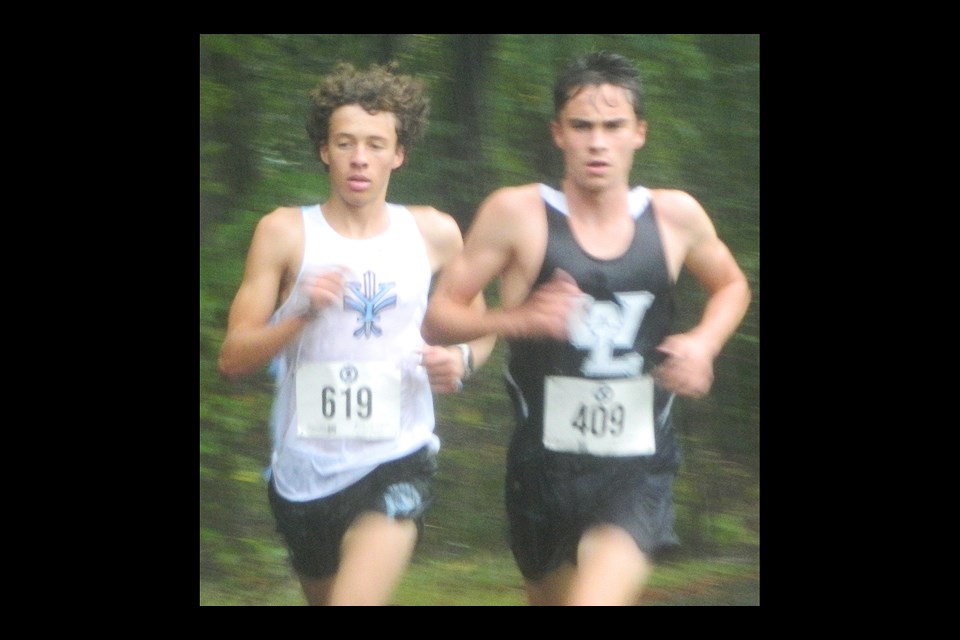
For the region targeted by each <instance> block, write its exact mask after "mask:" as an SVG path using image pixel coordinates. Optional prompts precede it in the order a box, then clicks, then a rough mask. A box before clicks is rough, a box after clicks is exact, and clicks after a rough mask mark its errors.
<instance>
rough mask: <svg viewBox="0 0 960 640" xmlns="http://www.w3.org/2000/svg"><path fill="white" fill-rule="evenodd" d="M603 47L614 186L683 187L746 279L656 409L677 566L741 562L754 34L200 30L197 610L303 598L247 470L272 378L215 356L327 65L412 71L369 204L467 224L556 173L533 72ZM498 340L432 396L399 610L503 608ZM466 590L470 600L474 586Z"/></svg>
mask: <svg viewBox="0 0 960 640" xmlns="http://www.w3.org/2000/svg"><path fill="white" fill-rule="evenodd" d="M601 48H605V49H610V50H613V51H617V52H619V53H622V54H624V55H626V56H628V57H630V58H631V59H633V60H635V61H636V62H637V64H638V66H639V68H640V71H641V74H642V76H643V78H644V83H645V90H646V98H647V99H646V103H647V120H648V122H649V133H648V136H647V143H646V146H645V147H644V148H643V149H642V150H641V151H640V152H639V153H638V155H637V159H636V162H635V164H634V169H633V175H632V178H633V182H634V184H643V185H645V186H648V187H673V188H679V189H683V190H686V191H688V192H690V193H691V194H692V195H694V196H695V197H696V198H697V199H698V200H699V201H700V202H701V203H702V204H703V205H704V207H705V208H706V209H707V211H708V212H709V213H710V215H711V217H712V218H713V220H714V222H715V224H716V226H717V230H718V232H719V233H720V235H721V237H722V238H723V239H724V240H725V241H726V242H727V244H728V245H729V246H730V248H731V250H732V251H733V253H734V254H735V256H736V258H737V260H738V261H739V263H740V264H741V266H742V267H743V269H744V270H745V271H746V273H747V276H748V278H749V279H750V284H751V287H752V290H753V301H752V304H751V307H750V310H749V312H748V315H747V317H746V319H745V320H744V322H743V324H742V326H741V327H740V329H739V331H738V332H737V334H736V335H735V336H734V337H733V339H731V341H730V342H729V343H728V345H727V347H726V348H725V350H724V352H723V353H722V354H721V356H720V357H719V359H718V361H717V363H716V383H715V385H714V389H713V392H712V393H711V395H710V397H708V398H707V399H705V400H702V401H698V402H690V401H680V402H678V403H676V405H675V407H676V412H677V422H678V425H679V428H680V431H681V435H682V438H683V441H684V463H683V468H682V470H681V473H680V476H679V477H678V480H677V486H676V502H677V509H678V522H677V527H678V533H679V535H680V537H681V539H682V540H683V542H684V544H685V546H684V554H685V556H686V557H688V558H691V559H694V558H705V557H717V556H731V557H737V558H747V559H749V560H751V562H758V561H759V560H758V559H759V535H760V534H759V502H760V498H759V493H760V491H759V461H760V436H759V434H760V367H759V364H760V357H759V354H760V325H759V310H760V212H759V206H760V201H759V200H760V193H759V179H760V178H759V174H760V157H759V137H760V132H759V121H760V114H759V108H760V101H759V93H760V87H759V65H760V61H759V36H757V35H690V34H681V35H669V34H666V35H664V34H660V35H636V34H595V35H589V34H586V35H584V34H560V35H545V34H461V35H457V34H354V35H282V34H279V35H230V34H208V35H202V36H200V74H199V75H200V92H199V96H200V434H199V435H200V584H201V603H202V604H265V603H270V604H301V603H302V599H301V598H300V596H299V592H298V590H297V588H296V583H295V581H294V580H293V579H292V578H291V575H290V571H289V569H288V568H287V566H286V561H285V553H284V551H283V548H282V545H281V544H280V541H279V538H277V536H276V534H275V533H274V531H273V522H272V519H271V516H270V513H269V508H268V506H267V502H266V494H265V486H264V483H263V481H262V479H261V476H260V472H261V469H262V468H263V467H264V466H265V464H266V463H267V461H268V458H269V437H268V432H267V427H266V421H267V416H268V413H269V405H270V399H271V395H270V394H271V391H272V387H271V382H270V380H269V378H268V377H267V375H266V372H263V373H262V374H259V375H254V376H251V377H249V378H247V379H245V380H243V381H241V382H236V383H229V382H227V381H225V380H224V379H222V378H221V377H220V376H219V374H218V372H217V367H216V360H217V353H218V351H219V347H220V343H221V341H222V340H223V333H224V329H225V326H226V318H227V312H228V309H229V305H230V302H231V300H232V297H233V295H234V293H235V292H236V289H237V286H238V285H239V282H240V277H241V274H242V271H243V262H244V259H245V255H246V250H247V248H248V246H249V242H250V238H251V234H252V232H253V228H254V226H255V224H256V222H257V220H258V219H259V218H260V217H261V216H262V215H263V214H265V213H267V212H269V211H270V210H272V209H273V208H275V207H277V206H281V205H299V204H308V203H317V202H321V201H323V200H324V199H325V198H326V197H327V188H328V187H327V182H326V178H325V174H324V171H323V168H322V165H321V164H320V163H319V161H318V160H317V159H316V158H315V157H314V156H313V155H312V152H311V149H310V145H309V141H308V138H307V135H306V132H305V129H304V122H305V118H306V108H307V94H308V92H309V90H310V89H312V88H313V87H314V86H315V85H316V83H317V81H318V80H319V78H320V77H321V76H322V75H323V74H325V73H327V72H328V71H330V70H331V69H332V68H333V66H334V65H335V64H336V63H337V62H339V61H349V62H352V63H354V64H356V65H359V66H366V65H367V64H369V63H372V62H386V61H390V60H395V61H397V62H398V63H399V65H400V71H402V72H404V73H411V74H414V75H417V76H419V77H421V78H422V79H424V81H425V82H426V83H427V86H428V91H429V94H430V96H431V100H432V109H431V119H430V126H429V128H428V130H427V135H426V138H425V140H424V141H423V142H422V143H421V144H420V145H419V146H417V147H416V148H414V149H413V150H412V151H411V153H410V154H409V156H408V162H407V164H406V165H405V166H404V167H403V168H401V170H399V171H398V172H396V173H395V174H394V177H393V179H392V181H391V186H390V194H389V199H390V200H391V201H392V202H398V203H409V204H431V205H434V206H436V207H437V208H439V209H441V210H444V211H447V212H449V213H450V214H452V215H453V216H454V217H455V218H456V219H457V221H458V222H459V223H460V225H461V228H462V229H463V230H464V231H466V230H467V229H468V228H469V225H470V221H471V219H472V216H473V212H474V211H475V209H476V207H477V206H478V205H479V203H480V202H481V201H482V199H483V198H484V197H485V196H486V195H487V194H489V193H490V192H491V191H493V190H494V189H496V188H497V187H500V186H504V185H508V184H521V183H526V182H533V181H545V182H556V180H557V179H558V178H559V177H560V174H561V171H562V164H561V159H560V157H559V154H558V153H557V152H556V150H555V149H554V148H553V144H552V142H551V140H550V136H549V130H548V127H547V123H548V120H549V119H550V118H551V117H552V115H553V105H552V98H551V88H552V83H553V79H554V77H555V75H556V73H557V71H558V70H559V69H560V68H561V67H562V66H563V65H564V64H565V63H566V62H567V61H568V60H570V59H571V58H572V57H574V56H575V55H577V54H580V53H584V52H587V51H591V50H596V49H601ZM489 294H490V295H491V296H492V297H494V298H495V296H496V291H495V290H491V291H490V292H489ZM678 303H679V308H680V312H681V317H680V322H681V327H680V328H684V327H687V326H690V325H692V324H694V323H695V322H696V320H697V316H698V314H699V312H700V310H701V309H702V303H703V296H702V294H701V293H700V291H699V290H698V288H697V287H696V286H695V283H693V282H691V281H690V279H689V278H687V277H685V276H682V277H681V279H680V282H679V283H678ZM505 349H506V347H505V346H504V345H503V343H500V344H498V346H497V349H496V351H495V353H494V357H493V358H492V359H491V361H490V362H489V363H488V364H487V365H486V366H485V367H484V368H483V369H482V370H481V371H480V372H478V374H477V375H476V376H475V377H474V378H473V379H471V381H470V383H469V385H468V387H467V389H466V390H465V392H464V393H463V394H461V395H459V396H439V397H438V398H437V416H438V425H437V432H438V433H439V435H440V438H441V440H442V449H441V453H440V472H439V475H438V494H439V501H438V504H437V506H436V508H435V509H434V510H433V511H431V513H430V516H429V518H428V526H427V530H426V534H425V536H424V538H423V540H422V542H421V550H420V551H419V552H418V554H417V559H416V562H415V567H414V569H413V570H412V572H411V576H410V577H409V578H407V579H405V580H406V581H405V583H404V584H405V585H407V586H406V587H403V586H402V588H401V593H399V594H398V603H401V604H404V603H406V604H431V603H434V604H467V603H477V604H503V603H504V602H503V598H506V600H507V603H516V604H519V603H521V601H522V597H517V598H514V597H513V596H517V595H518V594H519V592H515V591H509V590H512V589H519V586H520V579H519V575H518V574H517V573H516V570H515V569H514V568H513V567H512V561H511V560H510V556H509V550H508V549H507V547H506V530H505V526H506V518H505V513H504V509H503V500H502V489H503V478H502V476H503V465H504V455H505V451H506V443H507V440H508V438H509V434H510V429H511V417H510V414H509V405H508V402H507V400H506V396H505V393H504V391H503V387H502V382H501V378H500V372H501V370H502V368H503V365H504V361H505V357H506V351H505ZM444 571H447V572H448V573H449V574H450V575H448V576H447V577H446V578H442V577H438V576H437V574H438V572H439V573H440V574H442V573H443V572H444ZM754 572H755V570H754ZM420 580H422V581H424V582H425V583H427V584H426V586H424V585H418V584H415V583H416V582H417V581H420ZM446 580H453V581H456V582H457V583H458V584H460V590H461V591H462V592H463V594H464V595H463V596H462V598H460V599H459V600H458V601H457V596H455V595H450V594H449V593H447V595H445V596H444V595H443V594H442V593H441V592H447V591H448V590H447V587H445V586H444V584H445V581H446ZM464 581H466V584H464ZM654 584H656V582H654ZM471 585H472V587H471ZM429 588H433V589H434V592H433V593H432V594H431V593H429V592H428V593H424V592H423V590H424V589H429ZM471 588H473V589H474V592H471ZM407 589H409V590H410V591H416V593H417V594H418V595H417V596H416V597H414V596H413V594H412V593H410V592H408V590H407ZM503 589H506V590H508V593H507V594H506V595H504V594H502V593H501V594H499V595H498V591H501V590H503ZM484 591H487V592H489V598H488V599H484V598H483V597H482V596H478V595H477V594H478V593H482V592H484ZM451 598H452V599H453V600H454V601H452V602H451V601H450V600H451ZM478 598H479V600H478Z"/></svg>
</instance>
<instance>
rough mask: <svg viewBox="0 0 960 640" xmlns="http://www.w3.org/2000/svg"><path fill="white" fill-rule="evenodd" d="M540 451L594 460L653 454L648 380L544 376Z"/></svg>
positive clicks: (653, 444) (651, 386) (651, 404)
mask: <svg viewBox="0 0 960 640" xmlns="http://www.w3.org/2000/svg"><path fill="white" fill-rule="evenodd" d="M543 445H544V446H545V447H546V448H547V449H550V450H551V451H562V452H567V453H588V454H591V455H595V456H637V455H651V454H653V453H654V452H655V451H656V440H655V438H654V430H653V378H652V377H651V376H639V377H634V378H622V379H617V380H591V379H585V378H574V377H566V376H547V378H546V381H545V383H544V408H543Z"/></svg>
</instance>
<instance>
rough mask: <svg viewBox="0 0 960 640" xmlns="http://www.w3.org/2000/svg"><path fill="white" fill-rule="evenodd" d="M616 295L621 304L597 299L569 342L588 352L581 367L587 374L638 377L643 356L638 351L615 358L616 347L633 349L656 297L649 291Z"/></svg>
mask: <svg viewBox="0 0 960 640" xmlns="http://www.w3.org/2000/svg"><path fill="white" fill-rule="evenodd" d="M614 295H615V296H616V297H617V300H619V301H620V304H619V305H618V304H616V303H615V302H613V301H610V300H601V301H594V303H593V304H592V305H590V310H589V311H588V313H587V314H586V318H585V319H584V321H583V322H581V323H579V324H578V325H577V326H576V327H575V328H573V329H572V330H571V332H570V344H572V345H573V346H575V347H576V348H577V349H581V350H588V351H589V354H587V357H586V358H585V359H584V361H583V365H582V366H581V367H580V371H582V372H583V374H584V375H588V376H592V377H603V376H635V375H639V374H640V372H641V371H642V370H643V356H641V355H640V354H639V353H636V352H632V353H625V354H623V355H622V356H619V357H614V355H613V350H614V348H617V349H632V348H633V344H634V341H635V340H636V339H637V333H638V332H639V331H640V325H641V324H642V323H643V317H644V315H646V313H647V309H649V308H650V305H651V304H653V298H654V296H653V294H652V293H650V292H649V291H639V292H629V293H615V294H614Z"/></svg>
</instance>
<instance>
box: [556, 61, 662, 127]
mask: <svg viewBox="0 0 960 640" xmlns="http://www.w3.org/2000/svg"><path fill="white" fill-rule="evenodd" d="M601 84H612V85H614V86H616V87H621V88H623V89H626V91H627V94H628V95H629V96H630V101H631V102H632V103H633V112H634V113H635V114H636V115H637V119H638V120H643V113H644V108H643V85H642V83H641V82H640V74H639V72H638V71H637V69H636V68H635V67H634V66H633V64H632V63H631V62H630V61H629V60H627V59H626V58H624V57H623V56H621V55H620V54H617V53H610V52H609V51H597V52H594V53H588V54H587V55H585V56H582V57H580V58H577V59H576V60H574V61H573V62H571V63H570V65H569V66H568V67H567V68H566V69H564V70H563V72H562V73H561V74H560V76H559V77H558V78H557V82H556V84H555V85H554V87H553V109H554V114H555V115H559V114H560V111H561V110H562V109H563V107H564V105H565V104H567V102H568V101H569V100H571V99H572V98H573V97H574V96H576V95H577V94H578V93H580V91H581V90H582V89H583V88H585V87H591V86H599V85H601Z"/></svg>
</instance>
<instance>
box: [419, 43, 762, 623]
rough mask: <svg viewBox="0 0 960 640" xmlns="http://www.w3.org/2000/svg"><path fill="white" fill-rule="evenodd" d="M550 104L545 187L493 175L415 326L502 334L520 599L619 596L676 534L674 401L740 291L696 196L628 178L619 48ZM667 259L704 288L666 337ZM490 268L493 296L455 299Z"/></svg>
mask: <svg viewBox="0 0 960 640" xmlns="http://www.w3.org/2000/svg"><path fill="white" fill-rule="evenodd" d="M554 104H555V117H554V120H553V121H552V122H551V124H550V126H551V132H552V135H553V140H554V143H555V144H556V145H557V147H558V148H559V149H560V150H561V151H562V152H563V156H564V167H565V173H564V177H563V180H562V181H561V184H560V185H559V186H560V189H559V190H555V189H552V188H550V187H547V186H545V185H538V184H529V185H523V186H518V187H508V188H503V189H500V190H498V191H496V192H494V193H493V194H491V195H490V196H489V197H488V198H487V199H486V201H484V203H483V204H482V205H481V207H480V209H479V211H478V212H477V215H476V217H475V219H474V222H473V226H472V228H471V229H470V231H469V233H468V235H467V238H466V241H465V245H464V250H463V252H462V253H461V254H460V256H459V257H457V258H455V259H454V260H453V261H452V262H451V263H450V264H449V265H448V267H447V268H446V269H445V270H444V272H443V275H442V276H441V278H440V280H439V282H438V285H437V289H436V291H435V294H434V297H433V298H432V301H431V304H430V307H429V309H428V311H427V316H426V318H425V322H424V328H423V333H424V337H425V338H426V339H427V340H428V341H439V342H444V343H447V342H457V341H463V340H469V339H473V338H476V337H478V336H482V335H486V334H491V333H493V334H497V335H499V336H501V337H503V338H505V339H507V341H508V343H509V345H510V364H509V368H508V372H507V387H508V390H509V392H510V394H511V397H512V398H513V401H514V406H515V408H516V428H515V429H514V432H513V437H512V440H511V443H510V448H509V452H508V460H507V482H506V505H507V514H508V518H509V524H510V543H511V549H512V551H513V554H514V558H515V559H516V561H517V565H518V567H519V569H520V571H521V573H522V574H523V577H524V580H525V586H526V589H527V596H528V599H529V601H530V603H531V604H597V605H615V604H634V603H636V601H637V598H638V596H639V595H640V593H641V591H642V589H643V586H644V584H645V581H646V578H647V576H648V575H649V571H650V563H651V561H652V558H653V556H654V554H655V553H656V552H657V551H659V550H661V549H663V548H664V547H666V546H669V545H672V544H675V543H676V537H675V535H674V532H673V506H672V483H673V478H674V475H675V473H676V469H677V461H678V451H677V442H676V435H675V433H674V431H673V428H672V426H671V423H670V407H671V404H672V399H673V397H674V396H675V395H681V396H686V397H693V398H696V397H701V396H703V395H705V394H706V393H707V392H708V391H709V390H710V387H711V385H712V382H713V361H714V359H715V358H716V356H717V354H718V353H719V352H720V350H721V348H722V347H723V345H724V344H725V343H726V341H727V340H728V339H729V338H730V336H731V335H732V334H733V332H734V331H735V329H736V327H737V326H738V325H739V323H740V322H741V320H742V319H743V316H744V314H745V313H746V310H747V306H748V304H749V300H750V291H749V287H748V285H747V281H746V278H745V276H744V274H743V272H742V271H741V269H740V268H739V266H738V265H737V263H736V261H735V259H734V258H733V256H732V255H731V253H730V251H729V250H728V248H727V247H726V245H725V244H724V243H723V242H722V241H721V240H720V239H719V237H718V236H717V233H716V230H715V228H714V226H713V224H712V222H711V221H710V219H709V217H708V216H707V214H706V212H705V211H704V210H703V208H702V207H701V206H700V204H699V203H698V202H697V201H696V200H695V199H694V198H692V197H691V196H690V195H688V194H686V193H684V192H680V191H675V190H663V189H654V190H647V189H644V188H643V187H637V188H634V189H631V188H630V185H629V177H630V169H631V167H632V163H633V157H634V153H635V152H636V151H637V150H638V149H640V148H641V147H642V146H643V144H644V142H645V138H646V122H645V121H644V120H643V96H642V91H641V87H640V79H639V77H638V75H637V72H636V70H635V69H634V68H633V66H632V65H631V64H630V63H629V61H627V60H626V59H624V58H622V57H621V56H618V55H615V54H609V53H599V54H591V55H589V56H585V57H584V58H581V59H579V60H577V61H575V62H574V63H573V64H572V65H571V66H570V67H568V69H567V70H566V71H565V72H564V73H563V74H562V75H561V77H560V78H559V80H558V81H557V84H556V87H555V89H554ZM683 268H685V269H687V271H688V272H689V273H690V274H691V275H692V276H693V277H694V278H696V280H697V281H698V282H699V283H700V284H701V285H702V286H703V288H704V290H705V292H706V296H707V300H706V304H705V308H704V311H703V314H702V316H701V318H700V321H699V323H698V324H697V325H696V326H695V327H693V328H692V329H690V330H688V331H685V332H683V333H673V331H676V328H674V327H672V326H671V322H672V317H673V298H672V291H673V286H674V284H675V283H676V281H677V277H678V275H679V273H680V270H681V269H683ZM494 278H498V279H499V284H500V296H501V301H502V306H501V308H499V309H487V310H485V311H477V310H474V309H471V308H470V306H469V305H470V301H471V300H472V299H474V297H475V296H476V295H477V294H478V293H479V292H482V291H483V290H484V288H485V287H486V286H487V284H488V283H489V282H490V281H491V280H493V279H494Z"/></svg>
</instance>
